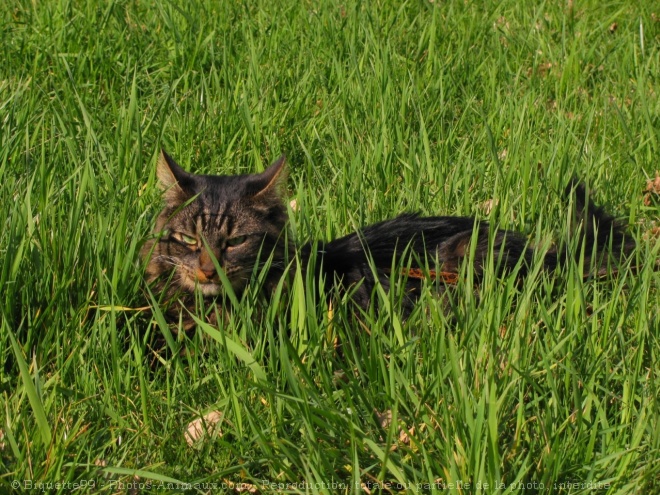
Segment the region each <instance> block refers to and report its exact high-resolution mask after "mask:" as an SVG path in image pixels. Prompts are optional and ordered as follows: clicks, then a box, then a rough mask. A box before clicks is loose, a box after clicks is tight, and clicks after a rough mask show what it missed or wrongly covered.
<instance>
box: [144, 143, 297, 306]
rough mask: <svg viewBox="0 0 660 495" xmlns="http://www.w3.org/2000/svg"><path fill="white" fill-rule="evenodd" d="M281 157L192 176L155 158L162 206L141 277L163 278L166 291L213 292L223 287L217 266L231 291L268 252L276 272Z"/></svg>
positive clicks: (281, 226) (281, 239) (280, 240)
mask: <svg viewBox="0 0 660 495" xmlns="http://www.w3.org/2000/svg"><path fill="white" fill-rule="evenodd" d="M284 161H285V159H284V156H282V157H281V158H280V159H278V160H277V161H276V162H275V163H273V164H272V165H271V166H270V167H269V168H268V169H267V170H266V171H264V172H263V173H261V174H253V175H238V176H212V175H195V174H191V173H188V172H186V171H184V170H183V169H182V168H181V167H179V166H178V165H177V164H176V163H175V162H174V160H172V158H170V157H169V156H168V155H167V154H166V153H164V152H163V153H162V154H161V156H160V158H159V160H158V170H157V172H158V174H157V175H158V180H159V182H160V185H161V187H162V188H163V190H164V199H165V208H164V209H163V211H162V212H161V213H160V215H159V216H158V220H157V222H156V229H155V233H156V235H157V236H158V237H157V238H156V239H154V240H153V241H150V242H149V243H147V245H145V248H144V249H143V252H142V255H143V257H144V258H148V259H149V261H148V266H147V278H148V279H149V280H150V281H152V280H155V279H157V278H159V277H161V276H166V277H167V278H169V279H170V282H169V283H170V285H171V286H172V287H171V288H173V289H176V290H180V291H183V292H187V293H193V292H195V291H199V292H200V293H201V294H202V295H204V296H215V295H218V294H219V293H220V292H221V291H222V282H221V281H220V277H219V275H218V273H217V270H216V263H217V264H218V265H219V266H220V267H221V269H222V270H223V271H224V273H225V275H226V276H227V279H228V280H229V282H230V283H231V285H232V287H233V289H234V291H235V292H237V293H240V292H242V291H243V289H244V288H245V286H246V285H247V283H248V281H249V280H250V277H251V275H252V273H253V270H254V268H255V265H257V264H259V265H262V264H263V263H265V262H266V261H267V260H268V259H269V257H270V255H271V254H273V259H272V265H271V269H272V271H273V272H278V271H279V272H280V273H281V270H282V269H283V267H282V266H281V265H282V264H283V260H284V254H285V250H286V242H287V240H286V232H285V230H286V222H287V213H286V208H285V206H284V204H283V201H282V199H281V196H280V194H281V188H282V186H283V184H284V182H285V181H286V172H285V166H284Z"/></svg>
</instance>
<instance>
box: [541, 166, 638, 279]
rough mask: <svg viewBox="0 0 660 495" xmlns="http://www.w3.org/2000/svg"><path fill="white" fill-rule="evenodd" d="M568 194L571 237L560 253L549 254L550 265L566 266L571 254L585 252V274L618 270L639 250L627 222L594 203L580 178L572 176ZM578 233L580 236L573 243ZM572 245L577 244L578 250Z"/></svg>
mask: <svg viewBox="0 0 660 495" xmlns="http://www.w3.org/2000/svg"><path fill="white" fill-rule="evenodd" d="M564 195H565V197H566V198H567V200H568V203H569V205H572V215H571V219H570V225H571V230H570V234H569V236H570V237H569V239H567V242H565V245H564V246H563V247H562V248H560V249H559V251H558V252H550V253H548V254H547V255H546V260H545V261H546V266H547V267H548V268H556V267H557V266H563V265H565V264H566V262H567V261H568V258H569V257H580V256H581V253H582V251H584V275H585V276H590V275H596V276H603V275H607V274H608V273H610V272H611V270H612V269H614V270H617V269H618V266H619V265H620V264H621V261H622V260H624V259H625V258H626V257H628V256H629V255H630V254H631V253H632V252H633V250H634V249H635V240H634V239H633V238H632V237H631V236H630V234H629V233H627V232H626V228H627V224H626V222H624V221H622V220H618V219H616V218H615V217H614V216H612V215H610V214H609V213H608V212H607V211H605V209H604V208H603V207H601V206H598V205H597V204H596V203H594V202H593V201H592V199H591V196H590V195H589V192H588V190H587V187H586V186H585V184H584V183H583V182H580V181H579V180H577V179H576V178H572V179H571V181H570V183H569V185H568V186H567V187H566V190H565V194H564ZM575 236H577V239H576V240H575V242H571V241H573V238H574V237H575ZM571 244H575V245H576V247H575V250H574V251H573V248H572V247H571ZM571 253H573V254H571Z"/></svg>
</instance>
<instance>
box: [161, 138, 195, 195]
mask: <svg viewBox="0 0 660 495" xmlns="http://www.w3.org/2000/svg"><path fill="white" fill-rule="evenodd" d="M156 176H157V177H158V183H159V185H160V188H161V189H162V190H163V198H164V199H165V202H166V203H167V204H169V205H178V204H181V203H183V202H184V201H186V200H187V199H189V197H190V195H189V194H187V193H186V186H187V185H188V184H189V183H190V174H189V173H188V172H186V171H185V170H183V169H182V168H181V167H180V166H179V165H178V164H177V163H176V162H175V161H174V160H173V159H172V157H170V156H169V155H168V154H167V153H165V150H161V151H160V156H159V157H158V164H157V165H156Z"/></svg>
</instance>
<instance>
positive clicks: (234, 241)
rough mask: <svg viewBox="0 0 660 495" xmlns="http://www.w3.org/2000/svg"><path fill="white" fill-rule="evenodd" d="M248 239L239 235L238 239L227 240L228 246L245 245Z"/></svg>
mask: <svg viewBox="0 0 660 495" xmlns="http://www.w3.org/2000/svg"><path fill="white" fill-rule="evenodd" d="M246 239H247V236H245V235H239V236H237V237H232V238H231V239H227V246H229V247H236V246H240V245H241V244H243V243H244V242H245V240H246Z"/></svg>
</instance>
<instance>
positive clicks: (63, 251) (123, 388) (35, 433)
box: [0, 0, 660, 494]
mask: <svg viewBox="0 0 660 495" xmlns="http://www.w3.org/2000/svg"><path fill="white" fill-rule="evenodd" d="M568 4H573V5H574V7H573V8H572V9H571V8H570V7H569V6H568ZM659 17H660V8H659V7H658V5H657V3H656V2H654V1H652V0H639V1H637V2H628V1H624V0H621V1H611V0H601V1H592V0H586V1H584V2H578V1H576V2H529V1H527V2H521V1H518V0H505V1H503V2H464V1H463V0H448V1H439V0H436V1H435V2H430V1H426V0H416V1H415V0H410V1H406V2H384V1H381V2H354V1H351V0H349V1H347V2H344V3H342V4H339V3H338V2H329V1H319V2H306V1H303V2H297V1H288V2H249V3H241V2H219V1H218V2H216V1H211V0H202V1H200V2H178V1H155V2H138V1H133V2H131V1H126V0H117V1H107V2H95V1H87V2H85V1H67V0H52V1H43V2H40V1H35V2H22V1H18V0H6V1H5V2H3V3H2V6H1V7H0V36H1V38H0V43H1V44H2V47H3V56H2V57H0V129H1V137H0V139H1V141H0V218H2V229H0V287H2V291H1V292H0V363H2V364H3V368H2V369H0V396H1V399H0V421H1V423H0V492H8V491H12V490H13V491H16V492H21V491H24V490H25V488H26V486H27V485H26V484H25V482H24V481H23V480H30V482H31V483H33V484H36V483H42V482H43V483H46V482H51V483H57V482H59V483H61V484H62V485H60V488H59V492H60V493H69V492H70V491H71V489H72V488H73V484H74V483H78V484H79V485H80V486H82V487H83V489H81V491H82V492H101V493H115V492H119V493H122V492H125V491H127V484H128V483H130V482H133V481H138V482H140V483H151V484H152V488H151V490H150V491H154V492H168V491H171V490H170V489H169V488H167V486H168V485H166V483H167V482H173V483H174V481H173V480H178V481H181V482H189V483H199V484H198V485H197V486H192V485H191V486H188V487H187V488H188V490H187V491H188V492H190V493H210V492H218V491H220V489H221V488H222V484H223V483H225V484H227V483H249V484H251V485H255V486H256V487H257V488H258V489H259V491H260V492H262V493H269V492H275V491H278V490H280V489H281V488H282V486H284V485H282V486H279V485H276V484H277V483H282V484H285V485H286V484H288V485H287V488H288V489H289V490H290V491H291V492H293V493H360V492H361V489H360V486H361V483H365V484H368V483H372V485H371V487H372V493H377V492H379V489H378V488H377V485H375V484H377V483H380V484H381V485H382V486H385V488H382V490H380V491H382V492H383V493H388V492H389V491H394V492H397V491H400V490H399V488H397V485H396V483H399V484H400V485H405V487H406V489H407V490H408V491H409V492H410V493H414V492H422V493H428V492H434V493H517V492H520V491H521V490H520V489H519V488H520V486H521V485H519V484H518V483H523V484H524V486H525V487H526V489H525V493H562V494H563V493H592V492H594V493H617V494H619V493H620V494H623V493H657V492H658V491H660V461H659V459H660V377H659V371H660V369H659V367H658V363H659V362H660V333H659V330H660V309H659V306H660V305H659V304H658V300H659V298H658V282H659V277H660V275H659V274H658V272H657V271H653V269H652V268H653V264H654V262H655V260H657V259H658V251H659V247H658V246H659V245H658V243H657V240H656V239H654V238H653V237H652V236H647V235H645V234H646V232H647V231H649V230H650V229H651V228H652V227H653V226H654V225H656V226H657V220H658V206H657V205H658V203H657V202H656V203H652V204H651V205H650V206H645V205H644V203H643V201H642V191H643V189H644V188H645V186H646V180H647V178H648V177H652V176H653V175H654V172H655V170H657V169H658V167H659V165H658V157H659V156H660V117H659V115H660V98H659V95H658V93H659V92H660V89H659V88H660V22H658V19H659ZM614 25H616V29H614V27H613V26H614ZM161 146H163V147H165V148H166V149H167V150H168V151H169V152H170V153H171V154H172V155H173V156H174V157H176V158H177V160H178V161H179V162H180V163H181V164H182V165H183V166H184V167H186V168H188V169H190V170H193V171H195V172H204V173H228V174H232V173H248V172H255V171H260V170H262V169H263V167H264V166H266V165H267V164H268V162H269V161H270V160H272V159H274V158H275V157H276V156H278V154H279V153H283V152H284V153H286V154H287V156H288V157H289V164H290V171H291V177H290V181H289V184H290V191H289V192H290V197H291V199H294V198H295V199H296V200H297V202H298V205H299V207H300V208H299V210H297V211H295V212H292V213H291V223H292V230H293V232H294V234H295V236H296V238H297V239H298V240H300V241H301V242H302V241H306V240H309V239H313V238H321V239H329V238H332V237H335V236H338V235H342V234H345V233H348V232H350V231H352V230H354V229H355V228H356V227H358V226H360V225H364V224H367V223H370V222H375V221H378V220H382V219H385V218H388V217H391V216H393V215H395V214H397V213H399V212H402V211H409V210H412V211H421V212H423V213H425V214H446V215H477V216H479V217H480V218H487V219H489V220H490V221H491V222H493V223H494V224H495V225H497V226H499V227H502V228H509V229H515V230H519V231H522V232H524V233H526V234H528V235H529V237H530V239H531V240H533V241H535V242H537V243H538V244H540V245H546V246H547V245H548V242H549V240H550V239H553V238H554V239H561V238H564V237H565V236H566V232H567V230H568V223H567V218H566V213H565V211H566V207H565V205H564V203H563V202H562V200H561V198H560V197H559V195H558V194H557V191H560V190H561V189H562V187H563V186H564V185H565V184H566V182H567V180H568V179H569V177H570V176H571V175H573V174H575V175H577V176H578V177H580V178H582V179H584V180H585V181H587V182H588V183H589V184H590V185H591V186H592V187H593V188H594V189H595V190H596V191H597V192H596V199H597V200H598V201H599V202H600V203H603V204H605V205H606V206H607V207H608V209H609V210H611V211H614V212H615V213H617V214H618V215H621V216H624V217H625V218H626V219H627V220H628V221H629V222H630V224H631V231H632V232H633V233H634V235H635V237H636V238H637V240H638V241H639V244H640V247H639V249H638V251H637V253H636V260H635V263H637V264H639V265H640V266H641V269H640V270H639V271H638V272H634V271H632V270H628V269H624V270H623V271H622V273H620V275H619V276H618V277H613V278H612V279H611V280H606V281H594V280H583V279H582V277H581V276H580V275H579V273H580V271H579V270H580V267H579V262H577V263H575V264H573V265H571V266H568V267H566V269H565V270H563V271H562V273H561V274H560V275H544V274H539V275H537V276H534V277H531V278H530V279H528V280H526V282H525V283H524V286H523V287H517V286H516V285H515V284H513V280H511V279H504V280H499V279H496V278H494V277H492V276H487V278H486V281H485V283H484V285H483V288H482V290H481V291H480V293H479V300H478V301H477V300H476V298H475V297H474V295H473V293H472V289H471V286H470V284H469V282H468V281H465V279H464V281H465V283H461V284H460V285H459V287H458V289H457V291H456V292H455V294H453V296H452V301H450V303H449V304H448V303H446V302H443V301H439V300H438V299H437V297H435V296H434V295H433V294H434V292H433V289H432V287H429V288H428V290H427V291H426V292H425V293H424V297H423V298H422V301H421V302H420V304H419V306H418V308H417V310H416V311H415V313H414V314H413V315H412V317H411V318H409V319H408V320H406V321H402V320H401V318H400V316H398V312H397V300H396V299H397V291H394V292H393V293H392V294H391V295H390V296H387V295H385V296H383V295H382V294H380V295H379V296H378V297H380V298H381V301H380V302H381V306H382V307H383V308H384V309H383V311H381V312H380V313H378V314H371V315H366V316H364V317H363V318H362V323H360V322H358V321H356V320H355V319H352V318H350V310H349V308H347V307H346V306H345V305H342V304H337V305H336V307H333V310H334V319H333V320H332V323H331V324H330V323H329V321H328V307H327V305H325V304H324V303H323V302H321V300H322V298H321V297H320V296H318V295H315V294H314V290H313V285H312V284H308V283H306V282H307V281H305V280H303V278H302V276H300V275H297V276H296V277H294V279H293V282H291V284H289V288H288V290H284V289H282V291H278V292H277V293H276V294H275V295H274V296H273V298H272V301H271V304H270V305H268V306H266V307H265V308H263V306H261V303H260V302H259V298H258V297H257V296H256V295H255V294H253V293H250V294H248V295H247V296H246V297H245V298H244V299H243V300H241V301H239V302H238V305H237V307H236V308H235V309H234V311H233V312H232V316H231V319H230V321H228V322H227V323H226V324H225V323H223V324H222V325H220V327H219V328H217V329H216V328H211V327H208V326H206V327H203V328H202V329H201V331H200V332H198V333H197V334H196V335H195V336H194V337H193V338H192V339H190V340H185V339H183V338H182V336H179V337H177V336H176V335H174V336H172V335H170V334H169V333H168V331H169V329H168V328H167V327H166V326H165V325H164V324H163V322H162V317H161V316H160V314H159V312H158V310H157V307H156V308H155V309H156V311H154V312H153V314H152V313H151V312H149V311H144V310H141V309H140V308H143V307H145V306H149V305H151V302H152V299H151V298H150V296H149V295H148V292H147V290H146V285H145V283H144V281H143V278H142V267H141V265H140V262H139V260H138V257H137V252H138V250H139V248H140V246H141V245H142V243H143V242H144V241H145V239H146V238H147V236H148V235H149V232H150V229H151V227H152V221H153V219H154V215H155V214H156V213H157V212H158V209H159V196H158V189H157V187H156V184H155V157H156V154H157V153H158V150H159V149H160V147H161ZM488 200H497V202H496V204H495V207H494V208H493V209H492V211H490V212H487V208H486V206H485V205H486V202H487V201H488ZM465 275H466V278H467V277H468V275H469V273H467V272H466V274H465ZM305 288H307V290H305ZM447 305H448V306H449V307H450V308H451V309H450V311H445V310H444V308H445V307H446V306H447ZM260 308H261V309H260ZM163 334H165V338H166V339H167V340H168V350H167V351H165V352H156V350H154V349H153V347H152V345H153V343H154V342H155V341H156V340H162V339H163ZM334 337H338V338H339V341H340V342H341V349H340V350H337V349H335V346H334V344H333V342H332V339H333V338H334ZM172 348H173V349H174V352H172ZM179 349H183V351H182V352H179ZM214 410H218V411H221V412H222V413H223V420H222V422H221V424H220V425H219V429H220V430H221V432H222V436H214V437H212V438H207V439H205V440H203V441H201V442H200V443H199V444H197V445H196V446H195V447H189V446H188V445H187V443H186V441H185V437H184V431H185V428H186V425H187V424H188V423H189V422H190V421H192V420H194V419H195V418H197V417H199V415H200V414H203V413H205V412H208V411H214ZM389 414H391V421H384V420H383V419H382V416H383V415H385V416H387V415H389ZM408 430H410V432H408V433H407V435H408V437H409V438H408V439H405V438H404V439H403V440H402V439H401V432H406V431H408ZM135 476H137V477H138V478H135ZM16 481H20V483H21V487H20V488H18V489H17V488H15V487H12V486H13V485H12V483H13V482H16ZM304 482H306V483H308V484H307V485H303V483H304ZM333 482H334V483H341V484H343V485H341V486H338V485H336V484H335V485H334V486H333V485H332V483H333ZM67 483H69V484H68V485H67ZM121 483H124V484H123V485H122V484H121ZM161 483H165V484H164V485H162V486H161V485H160V484H161ZM204 483H207V485H204ZM387 483H391V485H389V486H386V484H387ZM434 483H435V488H433V489H431V488H430V487H428V486H427V485H429V484H434ZM571 483H572V484H571ZM92 484H93V485H94V486H93V487H92V486H91V485H92ZM212 484H215V486H216V487H217V490H213V489H212V486H213V485H212ZM467 484H469V485H470V486H469V487H468V486H466V485H467ZM33 486H34V485H33ZM159 486H160V488H156V487H159ZM169 486H171V487H176V486H178V487H179V488H182V489H184V488H186V487H185V486H183V485H176V484H174V485H169ZM594 487H596V488H595V489H594ZM47 491H48V490H47ZM57 491H58V489H57V488H53V489H52V490H50V492H51V493H55V492H57ZM144 491H147V490H146V489H145V490H144ZM227 491H229V492H232V491H236V487H234V488H232V489H230V488H227Z"/></svg>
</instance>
